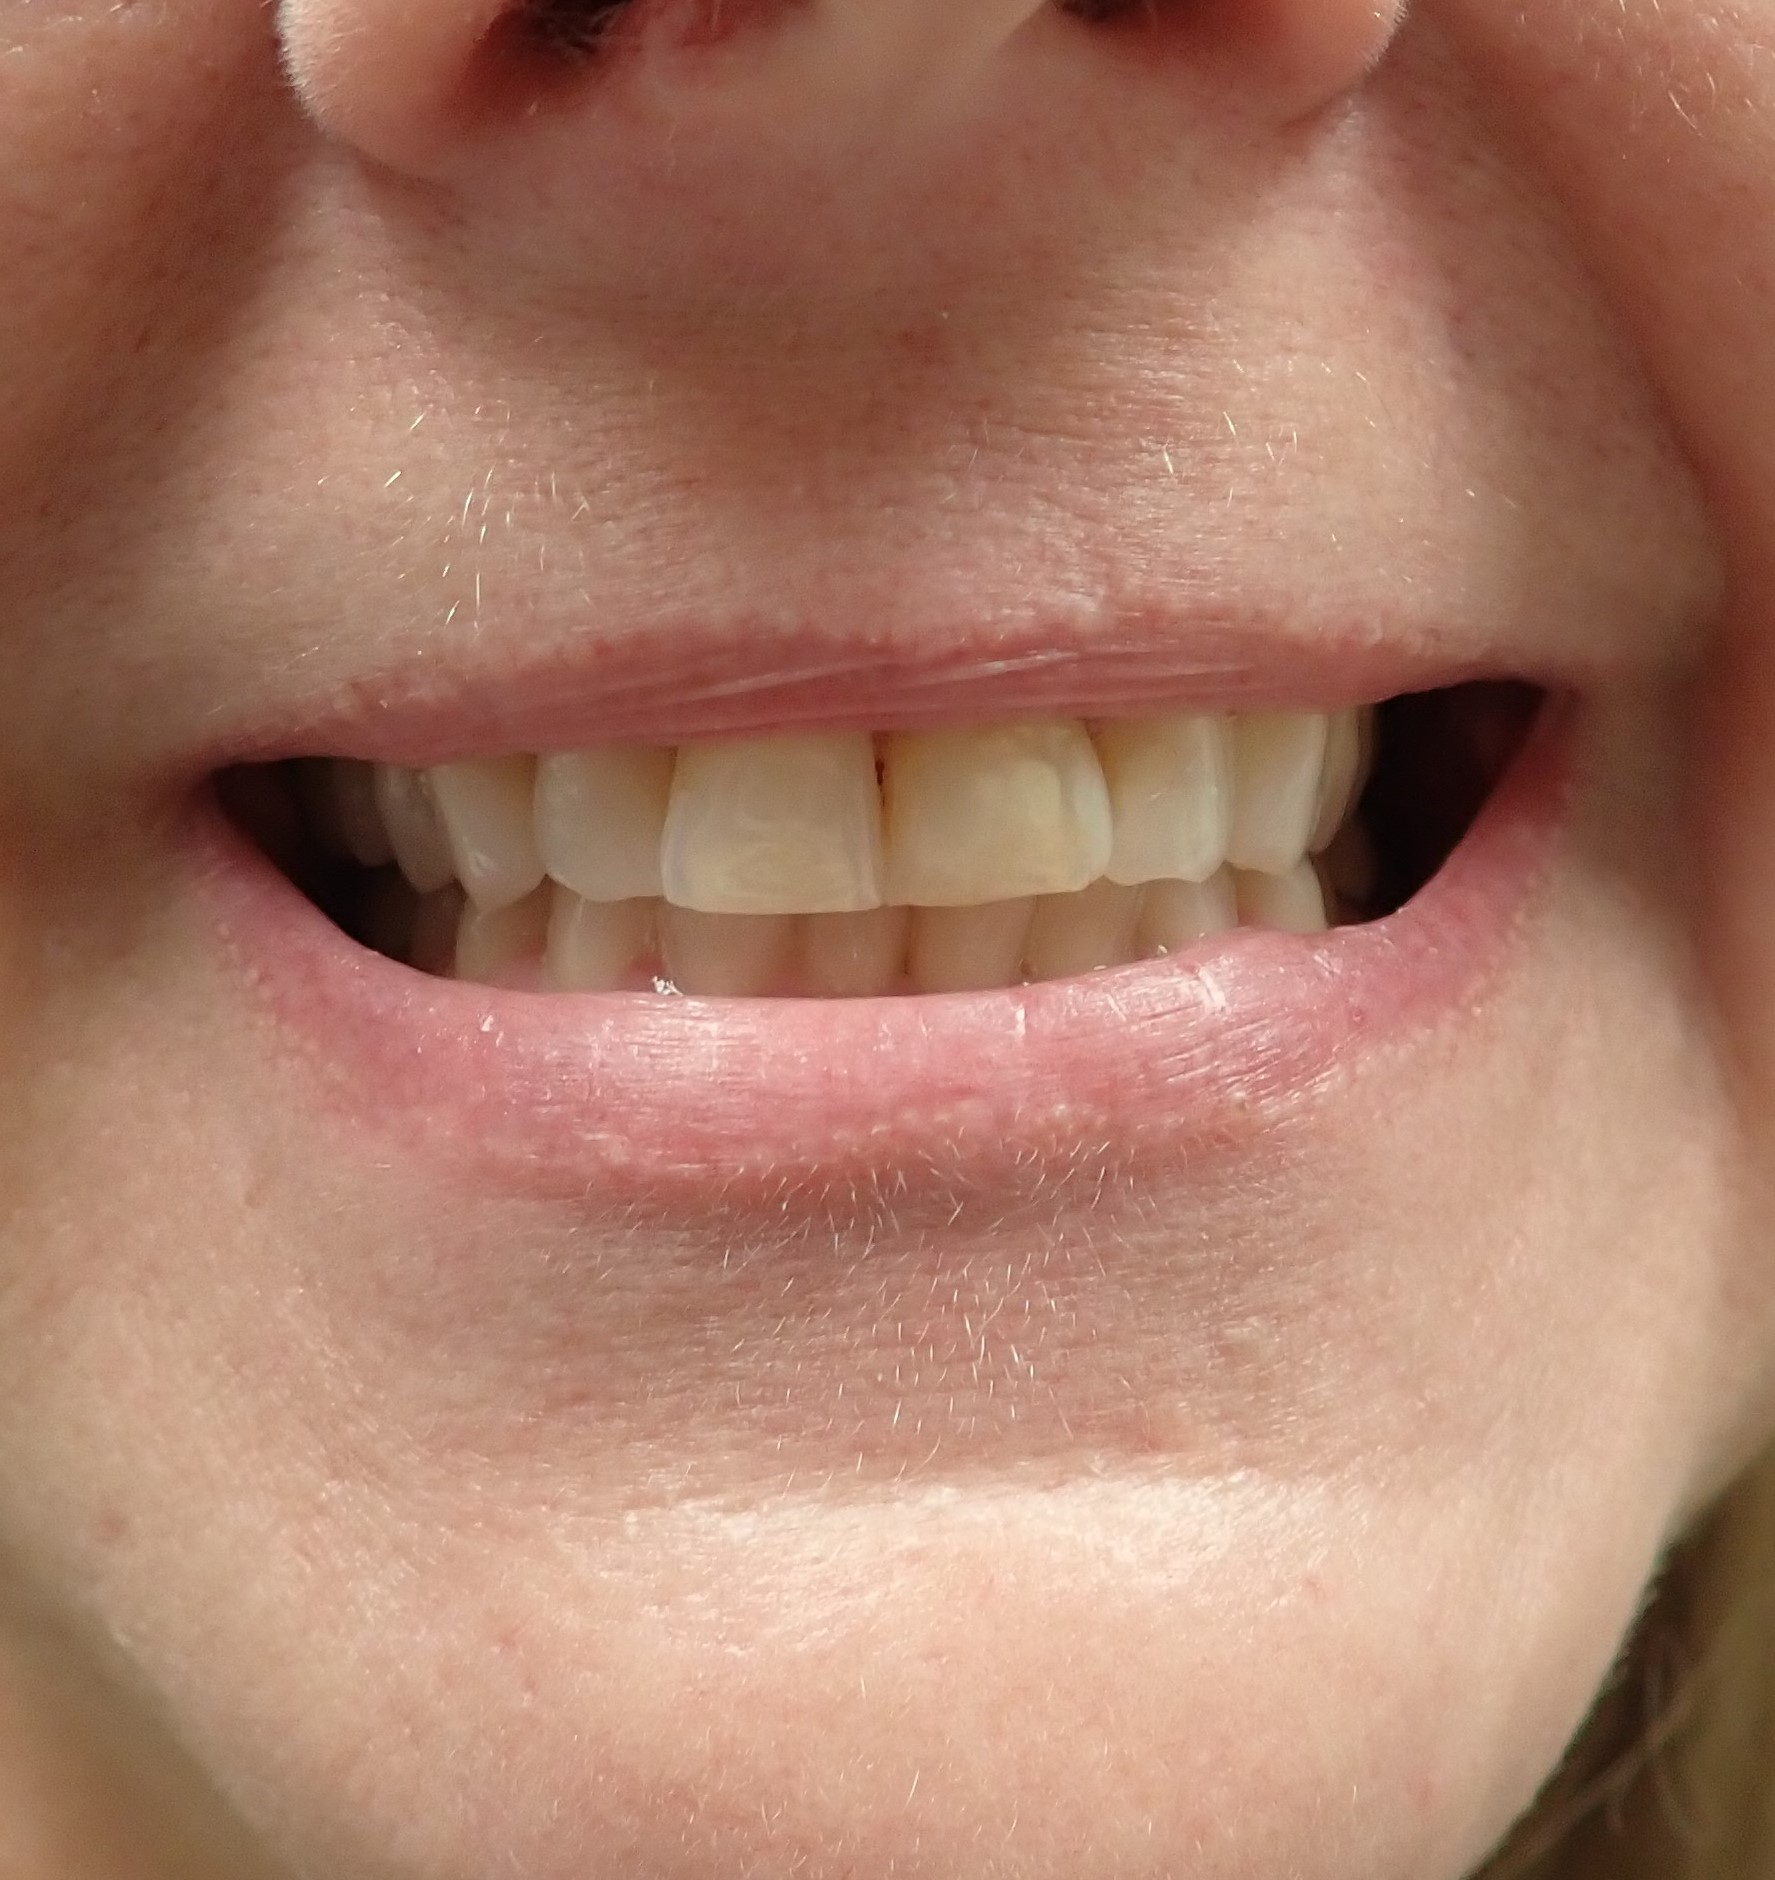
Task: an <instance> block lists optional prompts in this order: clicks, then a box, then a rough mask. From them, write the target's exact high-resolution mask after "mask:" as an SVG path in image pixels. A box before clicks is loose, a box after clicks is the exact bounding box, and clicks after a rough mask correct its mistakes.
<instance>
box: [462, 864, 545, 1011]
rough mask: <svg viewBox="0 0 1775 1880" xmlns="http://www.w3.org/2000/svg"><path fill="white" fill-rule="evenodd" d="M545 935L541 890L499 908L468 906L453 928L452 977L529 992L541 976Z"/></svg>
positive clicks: (472, 902)
mask: <svg viewBox="0 0 1775 1880" xmlns="http://www.w3.org/2000/svg"><path fill="white" fill-rule="evenodd" d="M548 932H549V893H548V890H547V889H546V888H538V889H537V890H535V892H533V893H531V894H527V895H526V896H525V897H524V899H523V900H521V901H508V902H506V904H505V905H504V906H503V907H492V908H489V907H482V906H480V905H479V904H478V903H476V902H474V901H469V902H467V903H465V905H464V906H463V910H462V923H461V925H460V926H459V927H458V928H457V929H456V977H457V978H458V979H472V980H474V981H476V983H477V984H480V985H484V986H524V987H526V988H528V987H532V986H534V985H535V984H536V982H537V980H538V978H539V976H540V973H541V967H542V953H543V948H544V947H545V946H546V945H547V944H548Z"/></svg>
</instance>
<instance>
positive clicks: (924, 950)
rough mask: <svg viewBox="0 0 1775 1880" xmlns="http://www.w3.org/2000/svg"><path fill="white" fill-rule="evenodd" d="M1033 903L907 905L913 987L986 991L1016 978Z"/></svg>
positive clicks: (1024, 898)
mask: <svg viewBox="0 0 1775 1880" xmlns="http://www.w3.org/2000/svg"><path fill="white" fill-rule="evenodd" d="M1034 912H1035V902H1034V901H1033V900H1032V899H1030V898H1029V897H1027V896H1025V897H1022V898H1019V899H1017V900H1015V901H993V902H990V903H988V904H987V905H985V906H982V907H920V908H915V909H914V910H913V915H912V939H911V942H910V944H909V946H908V948H907V971H908V973H909V975H910V976H911V980H912V984H913V986H914V988H915V989H916V990H917V991H919V992H987V991H990V990H991V989H992V988H993V987H995V986H1011V985H1015V984H1016V983H1017V982H1018V981H1019V980H1020V979H1021V978H1022V977H1023V972H1022V967H1023V948H1024V943H1025V941H1026V940H1027V938H1028V935H1029V922H1030V917H1031V915H1032V914H1033V913H1034Z"/></svg>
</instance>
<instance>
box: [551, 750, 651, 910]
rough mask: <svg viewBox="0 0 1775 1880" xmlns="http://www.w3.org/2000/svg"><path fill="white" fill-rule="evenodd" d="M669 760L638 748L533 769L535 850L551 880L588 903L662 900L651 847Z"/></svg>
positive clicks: (590, 753)
mask: <svg viewBox="0 0 1775 1880" xmlns="http://www.w3.org/2000/svg"><path fill="white" fill-rule="evenodd" d="M671 789H672V753H671V752H670V751H664V750H660V749H658V748H656V747H655V746H652V745H643V744H601V745H598V746H596V747H594V748H593V749H591V750H586V751H561V752H557V753H555V754H554V755H552V756H549V757H544V758H542V759H540V760H539V761H538V763H537V766H536V846H537V849H538V850H539V851H540V853H541V855H542V863H543V866H544V867H545V868H546V869H547V870H548V872H549V873H550V874H551V875H553V876H554V878H555V879H556V880H557V881H559V882H562V883H564V884H565V885H566V886H567V887H569V888H571V889H572V890H573V891H574V893H575V894H580V895H583V896H584V897H585V898H586V899H587V900H588V901H635V900H640V899H643V898H647V897H653V898H657V897H658V896H659V895H660V894H662V893H664V891H665V889H664V884H663V883H662V882H661V880H660V872H659V845H660V837H661V835H662V834H663V833H664V832H665V827H666V799H667V797H668V796H669V795H670V793H671Z"/></svg>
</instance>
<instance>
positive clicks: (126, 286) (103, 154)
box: [0, 0, 285, 553]
mask: <svg viewBox="0 0 1775 1880" xmlns="http://www.w3.org/2000/svg"><path fill="white" fill-rule="evenodd" d="M12 15H19V10H18V9H16V8H14V9H12ZM19 17H20V18H21V20H22V26H23V30H22V32H21V31H17V30H16V29H14V27H13V25H12V18H11V16H8V17H6V18H4V19H3V20H0V37H3V38H4V40H5V57H4V58H0V127H3V129H0V150H3V152H4V158H5V161H4V165H3V166H0V252H3V253H4V254H5V255H6V256H7V280H6V291H5V293H4V294H0V362H4V364H3V365H0V512H4V513H5V514H6V515H7V516H8V517H9V519H10V518H11V517H13V516H16V515H19V514H25V515H30V516H32V517H34V518H38V519H40V520H42V521H51V520H53V519H54V518H55V517H56V516H57V514H58V512H59V511H62V510H64V509H66V510H68V511H71V512H72V511H77V510H78V506H79V497H80V485H81V483H82V481H83V480H84V479H86V478H87V477H89V476H90V471H91V465H92V462H93V460H94V458H95V457H96V456H98V455H100V454H102V453H103V452H105V451H107V450H111V451H116V452H118V453H127V454H128V455H129V456H130V458H132V459H134V460H135V461H134V462H133V464H132V467H133V469H134V470H135V472H136V475H137V476H138V478H139V477H140V476H141V474H142V470H143V465H142V463H141V461H140V458H141V455H142V453H143V452H144V451H145V450H150V449H151V450H153V451H155V452H157V453H158V452H162V451H164V450H166V449H167V448H168V447H169V446H170V445H171V444H172V443H174V442H175V440H173V439H170V438H168V437H166V436H165V435H164V434H156V432H155V429H154V427H153V426H152V425H150V424H148V423H146V422H144V421H143V414H144V413H146V412H148V411H151V410H156V409H160V410H164V409H166V408H168V407H167V406H166V404H165V402H164V399H163V398H161V397H158V396H156V394H155V390H154V389H152V388H159V390H160V391H162V392H163V391H164V389H165V388H166V387H167V386H169V385H172V386H176V385H177V384H178V381H179V379H180V377H181V375H184V374H187V373H188V372H189V371H190V370H191V369H192V367H193V366H194V365H195V363H196V362H197V360H198V359H199V357H200V356H201V355H202V354H203V353H204V351H205V344H206V342H205V335H206V333H207V332H208V331H209V330H210V329H211V327H212V323H213V316H214V311H215V308H214V304H213V303H214V299H215V296H216V295H217V294H218V293H221V292H225V291H237V290H238V288H239V286H240V285H241V283H240V281H239V279H238V262H239V259H240V255H241V250H242V235H243V231H247V230H251V229H254V228H257V227H261V226H263V224H264V221H265V215H264V205H263V194H264V190H265V188H266V187H267V182H268V175H267V162H266V156H265V154H264V153H265V148H266V146H267V144H268V142H269V141H271V140H269V139H268V138H267V136H266V131H265V127H266V125H267V124H268V123H272V122H275V121H276V117H277V114H279V113H280V112H282V111H283V110H284V109H285V107H284V106H283V104H282V103H281V101H280V100H279V99H278V97H277V86H278V83H279V81H278V78H277V72H276V65H275V58H274V55H273V52H272V47H271V39H270V34H269V32H268V31H267V29H266V27H265V24H264V22H263V20H262V19H261V18H260V16H259V10H258V9H257V8H256V7H254V6H252V5H250V4H249V5H242V4H241V3H240V0H172V4H170V5H167V6H164V7H162V6H149V7H133V6H121V7H99V6H94V7H92V8H91V9H90V12H86V13H83V12H81V11H80V10H79V9H78V8H76V9H73V10H64V9H61V8H59V7H49V8H44V9H37V8H33V7H31V6H29V5H27V6H26V7H25V8H24V10H23V13H22V15H19ZM255 205H256V211H257V212H256V213H255ZM172 408H175V409H176V408H177V405H176V403H175V405H174V406H173V407H172ZM71 439H77V440H78V449H77V450H72V451H71V450H70V448H69V443H70V440H71ZM39 533H41V531H39ZM10 546H11V545H10V544H9V548H10ZM118 547H119V545H118V544H116V543H115V542H114V541H113V543H112V552H114V553H115V552H116V550H117V548H118Z"/></svg>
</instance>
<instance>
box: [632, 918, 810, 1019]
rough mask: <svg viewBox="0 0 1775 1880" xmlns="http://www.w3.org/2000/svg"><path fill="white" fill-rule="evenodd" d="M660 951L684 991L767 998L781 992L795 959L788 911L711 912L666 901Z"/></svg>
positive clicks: (792, 925)
mask: <svg viewBox="0 0 1775 1880" xmlns="http://www.w3.org/2000/svg"><path fill="white" fill-rule="evenodd" d="M659 941H660V953H661V956H662V958H663V960H664V964H665V972H666V977H667V978H668V979H670V980H671V982H672V983H673V984H674V985H675V986H676V987H677V988H678V990H679V991H680V992H688V993H692V994H695V995H699V996H702V997H705V998H714V999H747V998H762V997H763V996H764V995H765V994H766V993H771V992H775V991H776V990H777V989H778V987H779V986H780V985H781V984H782V982H783V980H784V979H785V978H786V977H787V974H788V970H789V967H790V965H791V964H792V963H793V959H794V948H795V921H794V918H793V916H791V915H788V914H705V913H702V912H700V911H699V910H697V909H695V908H688V907H675V906H673V904H672V903H671V902H670V901H662V902H661V903H660V908H659Z"/></svg>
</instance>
